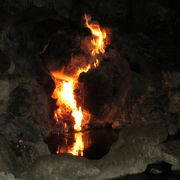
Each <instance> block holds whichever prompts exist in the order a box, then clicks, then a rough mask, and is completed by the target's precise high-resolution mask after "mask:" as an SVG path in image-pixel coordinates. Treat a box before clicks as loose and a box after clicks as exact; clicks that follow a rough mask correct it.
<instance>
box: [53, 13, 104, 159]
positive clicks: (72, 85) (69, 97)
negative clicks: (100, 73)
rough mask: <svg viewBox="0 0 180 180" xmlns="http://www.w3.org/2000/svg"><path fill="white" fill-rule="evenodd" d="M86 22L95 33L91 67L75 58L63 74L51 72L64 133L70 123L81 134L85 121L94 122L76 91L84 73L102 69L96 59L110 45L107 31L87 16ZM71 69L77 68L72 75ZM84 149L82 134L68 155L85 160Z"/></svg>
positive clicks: (55, 116)
mask: <svg viewBox="0 0 180 180" xmlns="http://www.w3.org/2000/svg"><path fill="white" fill-rule="evenodd" d="M84 18H85V26H86V27H87V28H89V29H90V31H91V33H92V38H91V42H90V44H91V45H92V47H93V49H92V51H91V55H90V58H91V59H92V61H91V63H89V62H88V61H87V62H82V60H77V59H76V58H72V59H71V61H70V63H69V65H67V67H63V68H62V69H61V70H60V71H54V72H51V77H52V79H53V80H54V83H55V86H56V87H55V90H54V92H53V94H52V98H54V99H56V100H57V102H56V105H57V107H58V108H57V109H56V110H55V111H54V118H55V120H56V122H57V123H60V122H64V129H65V128H67V123H65V122H67V121H70V122H71V123H70V124H73V123H74V126H73V129H74V130H75V131H81V130H82V124H83V121H86V120H87V119H89V118H90V114H89V113H88V112H87V111H85V110H84V109H83V105H82V104H83V103H82V102H81V103H80V102H78V101H77V99H81V95H79V96H80V97H79V96H78V95H77V94H76V93H75V90H78V89H80V84H79V82H78V78H79V75H80V74H81V73H82V72H84V73H86V72H88V71H89V70H90V69H91V68H96V67H98V66H99V64H100V61H99V59H98V58H97V57H96V56H97V55H98V54H104V53H105V47H106V44H107V43H106V37H107V34H106V31H105V29H102V28H101V27H100V25H99V24H97V23H93V22H92V21H91V17H90V16H88V15H85V16H84ZM77 61H79V62H78V65H76V63H75V62H77ZM74 66H75V68H74ZM71 67H73V68H72V69H73V70H72V72H69V71H68V70H69V69H71ZM77 96H78V97H77ZM59 148H60V147H59ZM59 148H58V150H57V153H61V152H62V150H60V149H59ZM83 149H84V142H83V138H82V133H81V132H76V133H75V142H74V144H73V148H70V149H68V150H66V152H68V153H71V154H73V155H76V156H83ZM63 152H64V151H63Z"/></svg>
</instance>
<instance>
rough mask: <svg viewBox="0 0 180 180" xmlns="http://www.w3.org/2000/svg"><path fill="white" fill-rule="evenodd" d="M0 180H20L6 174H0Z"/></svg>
mask: <svg viewBox="0 0 180 180" xmlns="http://www.w3.org/2000/svg"><path fill="white" fill-rule="evenodd" d="M0 179H1V180H18V179H16V178H15V177H14V175H13V174H10V173H5V172H0ZM19 180H20V179H19Z"/></svg>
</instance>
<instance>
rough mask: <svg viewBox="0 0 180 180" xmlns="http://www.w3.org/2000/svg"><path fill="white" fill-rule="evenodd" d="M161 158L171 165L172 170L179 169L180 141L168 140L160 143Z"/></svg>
mask: <svg viewBox="0 0 180 180" xmlns="http://www.w3.org/2000/svg"><path fill="white" fill-rule="evenodd" d="M160 150H161V151H162V157H163V159H164V160H165V161H166V162H168V163H170V164H171V165H172V170H174V171H176V170H180V141H170V142H167V143H164V144H162V145H160Z"/></svg>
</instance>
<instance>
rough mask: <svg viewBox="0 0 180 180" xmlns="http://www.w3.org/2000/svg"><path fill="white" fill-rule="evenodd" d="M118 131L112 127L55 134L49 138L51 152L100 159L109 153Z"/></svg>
mask: <svg viewBox="0 0 180 180" xmlns="http://www.w3.org/2000/svg"><path fill="white" fill-rule="evenodd" d="M117 137H118V132H117V131H114V130H112V129H96V130H88V131H84V132H76V133H68V134H60V135H58V134H53V135H51V136H50V137H49V138H48V140H47V143H48V146H49V149H50V151H51V153H57V154H61V153H71V154H73V155H75V156H85V157H87V158H88V159H100V158H101V157H103V156H104V155H105V154H106V153H108V151H109V149H110V147H111V145H112V144H113V143H114V142H115V141H116V139H117Z"/></svg>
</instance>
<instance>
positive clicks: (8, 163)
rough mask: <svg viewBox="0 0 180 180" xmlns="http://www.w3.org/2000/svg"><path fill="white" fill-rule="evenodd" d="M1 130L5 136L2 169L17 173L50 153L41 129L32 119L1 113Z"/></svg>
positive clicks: (2, 144)
mask: <svg viewBox="0 0 180 180" xmlns="http://www.w3.org/2000/svg"><path fill="white" fill-rule="evenodd" d="M0 132H1V135H2V136H3V137H5V138H3V140H2V141H1V148H0V150H1V151H0V154H1V157H2V158H1V169H0V170H1V171H8V172H13V173H15V174H16V173H18V171H22V170H23V169H24V168H26V167H28V166H30V165H31V164H32V163H33V162H34V161H35V160H36V159H37V157H39V156H41V155H47V154H49V150H48V147H47V145H46V144H45V143H44V142H43V139H42V136H41V133H40V131H39V129H38V128H37V127H36V126H35V125H34V124H33V123H32V121H29V122H28V121H27V120H26V119H22V118H15V117H14V116H12V115H10V114H1V115H0ZM16 167H18V168H16Z"/></svg>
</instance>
